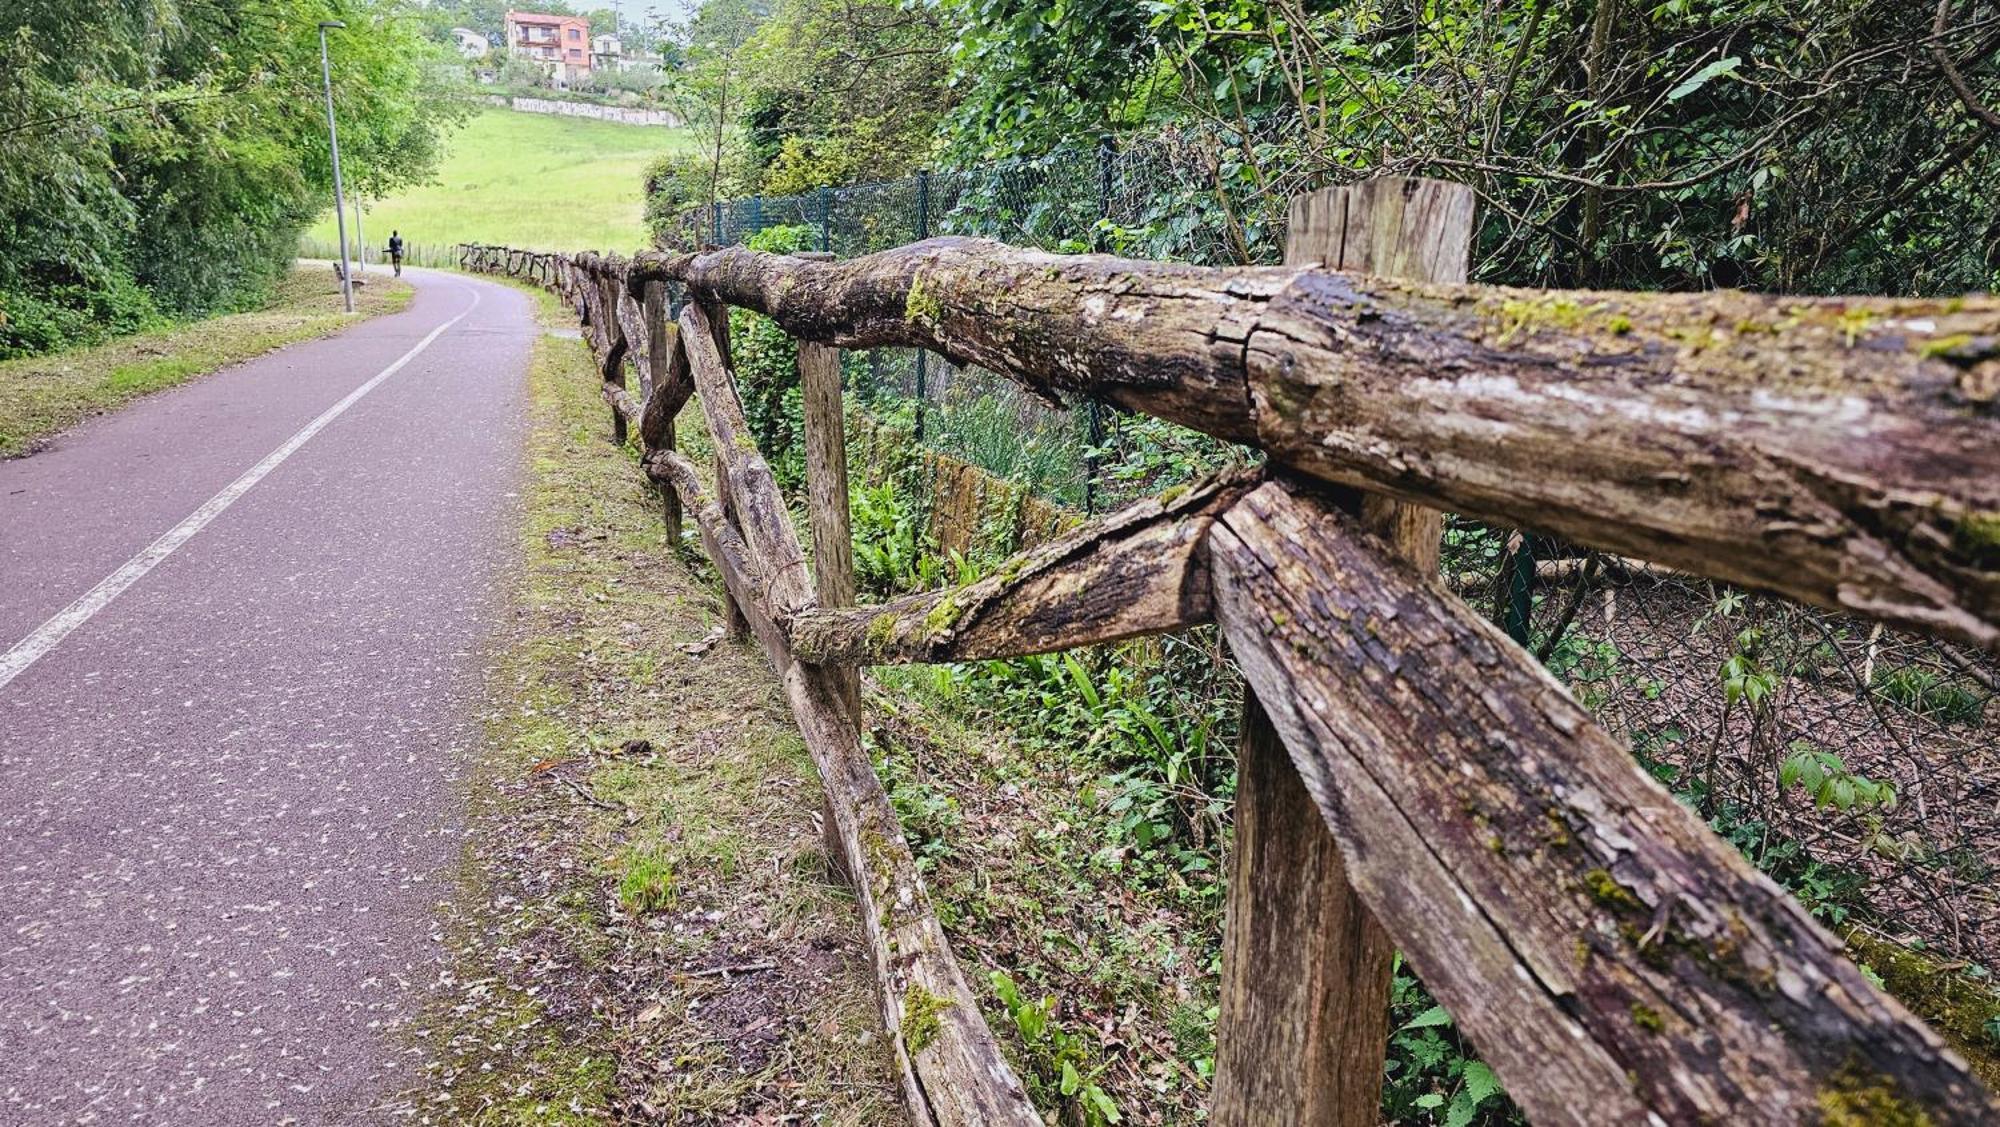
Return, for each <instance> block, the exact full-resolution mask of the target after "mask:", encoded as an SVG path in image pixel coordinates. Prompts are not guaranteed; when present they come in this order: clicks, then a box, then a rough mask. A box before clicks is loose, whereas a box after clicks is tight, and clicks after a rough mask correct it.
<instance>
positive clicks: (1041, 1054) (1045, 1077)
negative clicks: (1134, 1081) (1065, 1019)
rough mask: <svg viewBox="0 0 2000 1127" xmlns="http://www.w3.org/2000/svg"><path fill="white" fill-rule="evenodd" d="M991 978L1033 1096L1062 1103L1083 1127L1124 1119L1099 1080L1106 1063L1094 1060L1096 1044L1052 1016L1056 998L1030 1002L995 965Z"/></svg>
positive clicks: (1043, 1101)
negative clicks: (1011, 1027) (1017, 1039)
mask: <svg viewBox="0 0 2000 1127" xmlns="http://www.w3.org/2000/svg"><path fill="white" fill-rule="evenodd" d="M990 977H991V980H992V983H993V993H994V994H995V995H996V996H998V997H999V999H1000V1004H1001V1005H1002V1006H1004V1007H1006V1010H1007V1016H1008V1017H1010V1018H1011V1019H1013V1023H1014V1031H1015V1032H1016V1033H1018V1034H1020V1036H1021V1047H1022V1050H1023V1052H1024V1054H1025V1056H1026V1061H1025V1063H1026V1064H1027V1066H1028V1067H1027V1068H1026V1069H1024V1070H1023V1071H1024V1073H1025V1078H1026V1080H1027V1081H1028V1091H1029V1094H1030V1095H1031V1096H1033V1097H1034V1099H1035V1101H1036V1102H1037V1103H1039V1104H1041V1105H1043V1106H1049V1105H1056V1106H1060V1107H1062V1108H1064V1109H1065V1110H1066V1111H1067V1112H1068V1113H1069V1114H1070V1115H1073V1116H1075V1118H1076V1121H1077V1122H1080V1123H1082V1124H1083V1125H1084V1127H1103V1125H1105V1124H1111V1123H1118V1122H1122V1120H1123V1117H1122V1116H1121V1115H1120V1114H1119V1112H1118V1105H1117V1104H1116V1103H1115V1102H1113V1101H1112V1099H1111V1097H1110V1095H1108V1094H1107V1093H1106V1092H1105V1091H1104V1089H1103V1088H1100V1087H1098V1085H1097V1077H1098V1075H1099V1074H1100V1073H1102V1072H1103V1071H1104V1068H1105V1066H1104V1065H1103V1064H1101V1063H1093V1060H1094V1058H1095V1057H1096V1056H1097V1055H1098V1052H1097V1051H1096V1048H1095V1046H1094V1045H1092V1044H1091V1043H1090V1042H1089V1041H1088V1040H1086V1039H1085V1037H1084V1036H1083V1035H1081V1034H1077V1033H1072V1032H1070V1031H1069V1030H1068V1029H1066V1028H1064V1027H1063V1024H1062V1021H1061V1019H1059V1018H1057V1017H1056V999H1055V998H1054V997H1053V996H1047V995H1045V996H1043V997H1042V998H1041V999H1040V1000H1039V1001H1032V1002H1031V1001H1029V1000H1028V999H1027V998H1026V997H1025V996H1023V995H1022V993H1021V988H1020V987H1019V986H1018V985H1016V984H1015V982H1014V980H1013V979H1012V978H1009V977H1008V976H1007V975H1006V974H1005V973H1004V972H1002V971H997V970H996V971H994V972H992V974H991V976H990Z"/></svg>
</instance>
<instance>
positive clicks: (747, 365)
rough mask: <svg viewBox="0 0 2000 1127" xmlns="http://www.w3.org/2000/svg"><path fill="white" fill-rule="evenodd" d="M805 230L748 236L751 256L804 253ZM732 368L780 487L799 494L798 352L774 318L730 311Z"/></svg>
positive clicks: (801, 469)
mask: <svg viewBox="0 0 2000 1127" xmlns="http://www.w3.org/2000/svg"><path fill="white" fill-rule="evenodd" d="M811 237H812V231H811V229H810V228H806V227H766V228H765V229H764V230H762V231H759V232H757V233H756V234H754V235H752V236H750V238H749V240H748V244H749V246H750V248H751V249H753V250H761V251H769V252H771V253H774V254H790V253H792V252H794V251H798V250H803V249H805V247H806V245H807V244H808V242H809V241H810V239H811ZM729 323H730V366H731V367H732V368H733V369H734V370H735V373H736V390H737V394H738V395H740V396H742V399H743V415H744V419H745V421H746V422H748V423H749V424H750V433H751V434H752V435H753V436H754V437H755V438H756V440H757V448H758V450H760V451H761V452H762V453H763V455H764V460H765V461H767V462H769V463H770V464H771V473H772V475H773V476H775V477H776V478H777V479H778V484H779V486H780V487H782V488H784V489H786V490H787V491H795V490H797V489H798V488H799V487H800V486H802V485H803V484H804V482H805V413H804V406H803V404H802V402H801V400H800V391H799V346H798V342H797V341H795V340H793V339H792V337H791V334H789V333H787V332H785V331H784V330H783V329H781V328H779V327H778V326H777V324H776V323H775V322H773V321H772V320H771V319H770V318H768V317H765V316H763V315H761V314H757V313H752V312H750V311H749V310H747V309H741V308H734V309H731V310H730V314H729Z"/></svg>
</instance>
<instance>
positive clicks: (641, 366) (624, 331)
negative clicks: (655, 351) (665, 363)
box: [612, 273, 653, 398]
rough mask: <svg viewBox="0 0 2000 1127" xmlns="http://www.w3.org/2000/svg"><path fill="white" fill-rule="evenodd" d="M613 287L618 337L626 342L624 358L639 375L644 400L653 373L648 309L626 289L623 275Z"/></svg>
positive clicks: (614, 281) (641, 394) (620, 275)
mask: <svg viewBox="0 0 2000 1127" xmlns="http://www.w3.org/2000/svg"><path fill="white" fill-rule="evenodd" d="M612 285H613V286H614V287H615V288H616V290H617V320H618V335H619V337H620V338H621V339H622V340H623V341H624V342H625V357H624V358H625V359H626V360H628V361H630V362H631V364H632V368H633V370H635V371H637V372H638V373H639V379H640V396H641V397H642V398H643V397H644V396H645V395H646V394H647V393H648V391H649V390H650V385H651V383H652V371H653V369H652V358H651V357H650V356H649V355H648V351H649V349H650V348H651V346H652V334H651V333H649V332H647V331H646V307H645V306H644V305H643V304H641V303H640V301H639V299H638V298H637V297H635V296H633V295H632V294H631V292H629V291H628V290H627V289H626V287H625V285H624V275H623V273H620V274H619V275H618V276H617V277H616V278H613V279H612Z"/></svg>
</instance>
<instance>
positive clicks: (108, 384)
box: [0, 264, 412, 458]
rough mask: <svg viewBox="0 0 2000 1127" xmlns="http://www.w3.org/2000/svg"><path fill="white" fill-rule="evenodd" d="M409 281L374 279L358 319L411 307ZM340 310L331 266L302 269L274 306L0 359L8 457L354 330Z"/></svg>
mask: <svg viewBox="0 0 2000 1127" xmlns="http://www.w3.org/2000/svg"><path fill="white" fill-rule="evenodd" d="M411 293H412V291H411V289H410V287H409V285H408V284H406V283H403V282H395V281H391V280H389V279H388V278H378V277H376V276H374V275H373V274H370V275H369V279H368V284H367V285H366V286H363V287H360V288H358V289H356V290H355V291H354V312H355V315H356V316H358V317H372V316H375V315H376V314H380V313H393V312H395V311H396V310H398V309H401V308H403V307H404V306H406V305H408V304H409V303H410V295H411ZM354 320H355V318H354V317H350V316H348V315H347V314H345V313H343V312H341V308H340V286H339V284H338V283H337V282H336V281H335V280H334V276H333V272H332V271H331V270H328V269H327V268H326V266H325V264H320V265H318V266H300V267H299V268H297V269H295V270H293V271H292V273H291V274H290V275H289V276H287V277H286V278H285V280H284V281H282V282H280V283H279V284H278V292H277V294H276V295H274V297H273V300H272V302H271V304H270V305H269V306H267V307H265V308H263V309H259V310H257V311H255V312H252V313H232V314H230V315H228V316H226V317H211V318H209V319H208V320H206V321H195V322H191V323H189V324H185V325H177V326H175V327H173V328H169V329H162V330H160V331H158V332H150V333H136V334H134V335H132V336H128V337H120V338H118V339H117V340H113V341H107V342H105V343H104V344H100V345H96V346H94V347H91V348H75V349H71V350H69V351H67V352H57V353H52V354H50V355H48V356H26V357H22V358H20V359H18V360H8V361H4V362H0V458H11V457H15V456H18V455H21V454H26V453H29V452H31V451H33V450H34V449H36V446H37V444H38V443H40V442H41V441H42V440H43V439H45V438H47V437H48V436H50V435H53V434H55V433H57V432H58V431H63V430H67V429H68V428H70V427H72V426H75V425H76V424H77V423H80V422H82V421H83V420H84V419H86V418H89V417H90V416H92V415H95V414H98V413H100V412H103V411H108V410H110V409H111V408H113V407H116V406H119V405H120V404H122V403H125V402H126V401H128V400H132V399H136V398H138V397H139V396H141V395H144V394H146V393H147V392H150V391H158V390H160V389H161V388H165V387H172V386H173V385H175V384H180V383H186V382H187V381H188V380H191V379H193V378H195V377H196V376H202V375H207V374H208V373H210V372H213V371H215V370H216V369H218V368H221V367H224V366H226V365H229V364H235V363H239V362H241V361H244V360H248V359H250V358H251V357H253V356H259V355H262V354H263V353H266V352H269V351H271V350H272V349H274V348H282V347H284V346H285V345H288V344H293V343H296V342H298V341H302V340H308V339H311V338H313V337H319V336H325V335H326V334H328V333H330V332H333V331H334V330H336V329H340V328H344V327H345V326H347V325H351V324H353V323H354Z"/></svg>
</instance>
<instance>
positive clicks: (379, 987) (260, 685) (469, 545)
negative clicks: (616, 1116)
mask: <svg viewBox="0 0 2000 1127" xmlns="http://www.w3.org/2000/svg"><path fill="white" fill-rule="evenodd" d="M405 278H406V279H407V280H408V281H410V282H411V283H413V284H414V285H415V287H416V290H417V292H416V295H415V297H414V299H413V300H412V302H411V304H410V306H409V307H408V308H407V309H406V310H405V311H403V312H401V313H397V314H393V315H390V316H384V317H377V318H374V319H372V320H368V321H364V322H360V323H358V324H356V325H354V326H351V327H349V328H347V329H345V330H343V331H342V332H340V333H338V334H337V335H335V336H332V337H328V338H324V339H321V340H318V341H312V342H307V343H303V344H299V345H294V346H292V347H289V348H286V349H282V350H280V351H278V352H275V353H271V354H269V355H266V356H264V357H261V358H258V359H256V360H252V361H250V362H248V363H245V364H241V365H238V366H236V367H233V368H229V369H226V370H224V371H221V372H218V373H216V374H214V375H212V376H209V377H206V378H204V379H201V380H197V381H195V382H193V383H191V384H188V385H186V386H184V387H181V388H178V389H175V390H173V391H169V392H164V393H162V394H159V395H156V396H152V397H150V398H147V399H144V400H141V401H139V402H137V403H135V404H133V405H132V406H130V407H127V408H125V409H124V410H121V411H119V412H117V413H115V414H112V415H108V416H105V417H102V418H99V419H96V420H93V421H92V422H90V423H87V424H85V425H83V426H81V427H78V428H76V429H75V430H73V431H70V432H68V433H67V434H65V435H63V436H61V437H59V438H58V439H57V440H56V441H55V442H54V443H53V444H52V445H51V447H50V448H48V449H46V450H44V451H42V452H40V453H37V454H35V455H33V456H30V457H27V458H21V459H16V460H12V461H0V1124H8V1125H15V1124H20V1125H24V1127H25V1125H29V1124H43V1123H49V1124H56V1123H146V1124H151V1123H159V1124H204V1125H207V1124H213V1125H218V1127H221V1125H229V1124H258V1125H265V1124H277V1123H288V1122H290V1123H302V1124H333V1123H351V1122H371V1121H373V1120H374V1119H375V1118H376V1117H375V1116H374V1115H373V1114H372V1113H371V1110H370V1109H372V1108H374V1107H376V1106H377V1105H378V1104H379V1103H380V1102H381V1100H382V1099H383V1098H384V1097H385V1096H387V1095H388V1094H390V1093H392V1092H393V1091H395V1090H396V1089H397V1088H399V1087H401V1086H403V1085H405V1084H407V1083H410V1082H411V1081H413V1080H415V1079H416V1078H417V1076H418V1075H419V1074H418V1072H417V1069H418V1068H419V1067H420V1059H419V1054H418V1053H417V1052H416V1051H415V1050H414V1049H413V1047H412V1045H411V1044H410V1042H409V1040H408V1038H406V1037H404V1036H403V1035H402V1033H401V1031H400V1030H399V1028H398V1026H399V1024H400V1023H401V1022H403V1021H405V1020H406V1019H407V1018H408V1017H409V1016H410V1015H411V1012H412V1010H413V1008H414V1007H415V1006H416V1005H417V1004H418V1003H419V1002H420V1001H421V999H420V997H419V995H418V991H419V990H420V988H421V987H422V985H423V984H424V983H425V982H426V981H428V980H429V978H430V976H431V975H432V974H433V973H434V971H435V968H436V960H437V958H438V957H439V955H440V950H441V949H440V945H439V941H438V937H437V936H436V935H435V934H434V931H435V925H434V922H433V915H434V909H435V905H436V904H437V902H438V901H439V900H441V899H445V898H448V897H449V896H450V894H451V889H450V877H451V874H452V870H453V868H454V866H455V865H456V864H457V862H458V860H459V852H458V851H459V844H458V840H459V831H460V820H459V805H460V791H459V790H458V780H459V779H460V778H461V769H462V767H463V765H464V764H465V763H466V762H467V760H468V757H469V756H470V755H471V754H472V752H473V750H474V749H475V748H476V746H477V742H478V739H479V729H478V721H477V716H476V713H477V704H478V695H479V692H480V677H481V669H482V656H481V653H480V649H481V646H482V643H483V640H484V639H485V638H486V636H487V634H488V632H489V630H490V629H491V626H492V623H493V620H494V616H495V615H496V614H498V613H499V612H500V610H501V609H502V608H503V606H504V597H505V596H504V584H505V581H506V578H507V569H508V565H509V561H510V560H511V559H513V558H514V538H515V536H516V534H517V530H518V523H517V516H518V505H519V500H518V490H519V486H520V481H521V476H520V475H521V469H522V467H521V453H520V451H521V438H522V431H523V427H524V425H525V423H524V419H523V409H524V401H525V384H526V367H527V362H528V352H529V346H530V344H531V342H532V340H533V337H534V334H535V332H536V330H535V328H534V319H533V313H532V308H531V304H530V301H531V299H530V298H528V297H527V296H526V295H524V294H522V293H520V292H519V291H516V290H513V289H510V288H508V287H505V286H500V285H496V284H494V283H491V282H486V281H481V280H477V279H471V278H466V277H462V276H458V275H453V274H448V273H440V272H432V271H423V270H408V271H406V272H405Z"/></svg>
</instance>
